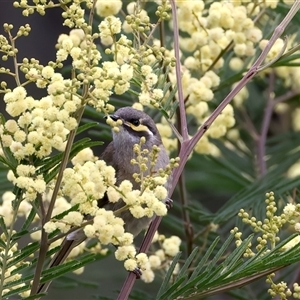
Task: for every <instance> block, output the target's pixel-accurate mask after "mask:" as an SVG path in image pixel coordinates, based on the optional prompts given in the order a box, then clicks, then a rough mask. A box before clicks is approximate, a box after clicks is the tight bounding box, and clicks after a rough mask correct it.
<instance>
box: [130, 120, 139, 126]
mask: <svg viewBox="0 0 300 300" xmlns="http://www.w3.org/2000/svg"><path fill="white" fill-rule="evenodd" d="M130 123H131V124H132V125H134V126H139V125H140V120H138V119H132V120H130Z"/></svg>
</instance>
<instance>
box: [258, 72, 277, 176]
mask: <svg viewBox="0 0 300 300" xmlns="http://www.w3.org/2000/svg"><path fill="white" fill-rule="evenodd" d="M274 83H275V74H274V71H272V72H271V73H270V78H269V87H268V99H267V105H266V108H265V113H264V117H263V122H262V127H261V132H260V135H259V137H258V139H257V162H258V168H259V176H260V177H263V176H264V175H265V174H266V173H267V163H266V159H265V157H266V141H267V134H268V129H269V126H270V122H271V118H272V113H273V108H274Z"/></svg>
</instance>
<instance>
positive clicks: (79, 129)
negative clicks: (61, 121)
mask: <svg viewBox="0 0 300 300" xmlns="http://www.w3.org/2000/svg"><path fill="white" fill-rule="evenodd" d="M98 125H99V124H98V123H97V122H90V123H86V124H84V125H81V126H79V127H78V129H77V131H76V134H79V133H82V132H84V131H86V130H88V129H90V128H93V127H96V126H98Z"/></svg>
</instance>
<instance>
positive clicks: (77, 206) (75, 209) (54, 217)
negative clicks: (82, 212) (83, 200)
mask: <svg viewBox="0 0 300 300" xmlns="http://www.w3.org/2000/svg"><path fill="white" fill-rule="evenodd" d="M78 208H79V203H78V204H75V205H73V206H72V207H71V208H69V209H68V210H66V211H64V212H62V213H60V214H58V215H55V216H53V217H52V219H57V220H60V219H62V218H63V217H64V216H66V215H67V214H68V213H69V212H71V211H77V210H78Z"/></svg>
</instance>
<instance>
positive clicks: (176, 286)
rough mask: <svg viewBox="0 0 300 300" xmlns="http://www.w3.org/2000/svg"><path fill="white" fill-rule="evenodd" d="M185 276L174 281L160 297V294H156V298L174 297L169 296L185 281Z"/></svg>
mask: <svg viewBox="0 0 300 300" xmlns="http://www.w3.org/2000/svg"><path fill="white" fill-rule="evenodd" d="M185 279H186V278H185V277H181V278H180V279H179V280H177V281H176V282H174V283H172V285H171V286H170V288H169V289H168V290H167V291H166V292H165V293H164V294H162V295H161V296H160V297H159V298H158V296H156V298H155V299H157V300H158V299H161V300H162V299H172V298H170V297H169V296H171V295H172V293H173V291H175V290H176V289H177V288H178V287H179V286H180V285H181V284H182V283H183V282H184V281H185Z"/></svg>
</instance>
